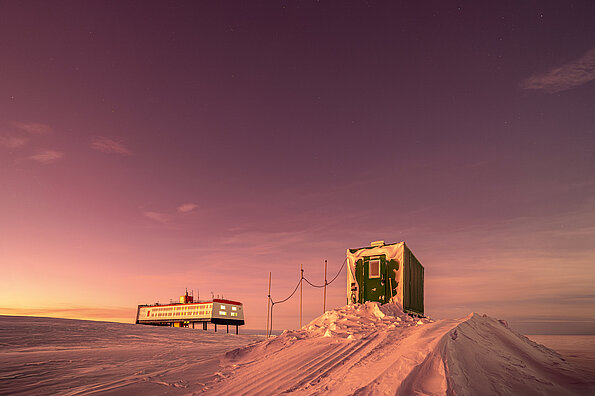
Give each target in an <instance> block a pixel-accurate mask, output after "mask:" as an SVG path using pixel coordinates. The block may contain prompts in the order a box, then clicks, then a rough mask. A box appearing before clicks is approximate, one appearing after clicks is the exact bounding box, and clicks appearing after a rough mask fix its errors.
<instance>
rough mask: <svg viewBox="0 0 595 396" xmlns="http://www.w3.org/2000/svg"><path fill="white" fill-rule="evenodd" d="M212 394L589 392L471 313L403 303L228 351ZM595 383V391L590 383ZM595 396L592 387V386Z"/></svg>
mask: <svg viewBox="0 0 595 396" xmlns="http://www.w3.org/2000/svg"><path fill="white" fill-rule="evenodd" d="M223 365H224V369H223V370H222V372H221V375H220V377H219V378H218V379H217V380H216V381H215V382H213V383H210V384H208V385H207V386H206V387H205V388H204V389H203V390H204V391H207V392H209V394H244V395H256V394H259V395H268V394H270V395H272V394H282V393H292V394H296V395H311V394H356V395H377V394H397V395H414V394H423V395H479V394H481V395H491V394H499V395H519V394H523V395H544V394H545V395H553V394H556V395H577V394H588V392H589V390H588V389H587V387H588V384H587V381H586V379H584V378H580V377H578V375H577V374H575V373H574V371H573V369H572V368H571V367H570V366H569V365H568V364H567V363H566V362H565V361H564V359H562V358H561V357H560V356H559V355H558V354H557V353H556V352H554V351H552V350H550V349H548V348H546V347H544V346H541V345H539V344H536V343H534V342H533V341H531V340H529V339H528V338H526V337H524V336H522V335H520V334H518V333H516V332H514V331H513V330H511V329H509V328H508V327H507V325H506V323H505V322H504V323H503V322H501V321H498V320H495V319H492V318H490V317H487V316H485V315H478V314H476V313H472V314H470V315H469V316H467V317H465V318H461V319H455V320H438V321H434V320H431V319H429V318H421V319H420V318H414V317H411V316H409V315H407V314H405V313H404V312H403V311H402V309H401V307H400V306H399V305H396V304H385V305H380V304H379V303H374V302H368V303H366V304H354V305H348V306H345V307H341V308H338V309H336V310H332V311H327V312H326V313H324V314H323V315H321V316H320V317H318V318H316V319H314V320H313V321H312V322H310V323H309V324H307V325H305V326H304V327H302V328H301V329H300V330H295V331H286V332H284V333H283V334H281V335H280V336H278V337H275V338H272V339H269V340H265V341H262V342H260V343H257V344H253V345H251V346H248V347H244V348H240V349H236V350H233V351H231V352H228V353H227V355H226V357H225V358H224V360H223ZM591 385H592V384H591ZM591 391H592V389H591Z"/></svg>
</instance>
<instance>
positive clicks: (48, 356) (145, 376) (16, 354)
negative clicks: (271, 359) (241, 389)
mask: <svg viewBox="0 0 595 396" xmlns="http://www.w3.org/2000/svg"><path fill="white" fill-rule="evenodd" d="M210 327H211V332H203V331H202V330H198V329H192V328H173V327H154V326H143V325H133V324H125V323H109V322H93V321H87V320H71V319H56V318H33V317H14V316H0V395H82V394H84V395H88V394H95V393H99V394H109V395H137V394H139V395H163V394H178V395H179V394H187V393H191V392H192V391H193V390H194V391H197V392H198V391H201V390H202V388H203V387H204V385H205V383H207V382H209V381H212V380H213V379H214V378H215V377H216V376H217V370H218V368H219V360H220V356H221V355H222V354H224V353H225V352H227V351H230V350H233V349H234V348H237V347H239V346H244V345H247V344H250V343H253V342H256V341H260V340H262V336H255V335H242V334H240V335H235V334H226V333H225V326H220V327H219V333H216V334H215V333H213V332H212V329H213V328H212V326H210ZM222 328H223V333H222V332H221V329H222Z"/></svg>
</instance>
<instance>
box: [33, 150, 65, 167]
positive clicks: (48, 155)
mask: <svg viewBox="0 0 595 396" xmlns="http://www.w3.org/2000/svg"><path fill="white" fill-rule="evenodd" d="M62 157H64V153H61V152H59V151H55V150H44V151H40V152H39V153H37V154H34V155H32V156H30V157H29V159H30V160H33V161H37V162H39V163H42V164H50V163H52V162H55V161H57V160H59V159H60V158H62Z"/></svg>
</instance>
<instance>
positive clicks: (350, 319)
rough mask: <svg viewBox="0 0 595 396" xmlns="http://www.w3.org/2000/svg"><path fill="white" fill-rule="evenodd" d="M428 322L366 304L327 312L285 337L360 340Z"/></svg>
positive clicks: (390, 306) (393, 307)
mask: <svg viewBox="0 0 595 396" xmlns="http://www.w3.org/2000/svg"><path fill="white" fill-rule="evenodd" d="M431 322H432V320H431V319H428V318H421V319H417V318H413V317H411V316H409V315H408V314H406V313H404V312H403V310H402V308H401V307H400V305H397V304H384V305H380V303H377V302H367V303H365V304H353V305H346V306H344V307H342V308H339V309H335V310H332V311H327V312H325V313H324V314H323V315H321V316H319V317H318V318H316V319H314V320H313V321H311V322H310V323H308V324H307V325H306V326H304V327H303V328H302V329H300V330H297V331H295V332H291V333H288V336H289V334H291V335H293V336H295V337H297V338H305V337H316V336H320V335H323V336H325V337H341V338H348V339H361V338H364V337H367V336H368V335H370V334H372V333H374V332H377V331H379V330H383V329H384V330H388V329H394V328H396V327H409V326H419V325H423V324H426V323H431Z"/></svg>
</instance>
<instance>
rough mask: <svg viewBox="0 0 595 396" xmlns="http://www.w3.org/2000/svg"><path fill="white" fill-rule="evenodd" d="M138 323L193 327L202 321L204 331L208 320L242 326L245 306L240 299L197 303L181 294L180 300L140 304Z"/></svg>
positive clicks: (214, 322)
mask: <svg viewBox="0 0 595 396" xmlns="http://www.w3.org/2000/svg"><path fill="white" fill-rule="evenodd" d="M136 323H137V324H146V325H154V326H173V327H190V326H191V325H192V328H194V324H195V323H202V328H203V330H207V326H208V323H213V324H214V325H215V331H217V325H226V326H227V332H229V325H235V326H236V334H237V333H238V326H242V325H243V324H244V323H245V322H244V307H243V305H242V303H241V302H238V301H232V300H224V299H218V298H216V299H213V300H212V301H202V302H194V301H193V297H192V296H189V295H188V292H186V294H185V295H184V296H181V297H180V302H179V303H170V304H163V305H162V304H153V305H139V306H138V309H137V311H136Z"/></svg>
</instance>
